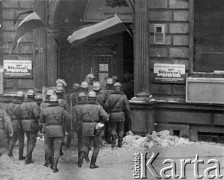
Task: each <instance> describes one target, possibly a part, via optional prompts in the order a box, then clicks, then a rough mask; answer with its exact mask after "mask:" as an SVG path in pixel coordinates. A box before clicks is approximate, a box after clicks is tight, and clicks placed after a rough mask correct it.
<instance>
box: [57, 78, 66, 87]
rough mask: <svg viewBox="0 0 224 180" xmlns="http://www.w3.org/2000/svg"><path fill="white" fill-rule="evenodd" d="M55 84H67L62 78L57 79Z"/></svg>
mask: <svg viewBox="0 0 224 180" xmlns="http://www.w3.org/2000/svg"><path fill="white" fill-rule="evenodd" d="M55 83H56V84H62V86H67V84H66V82H65V81H64V80H63V79H57V80H56V82H55Z"/></svg>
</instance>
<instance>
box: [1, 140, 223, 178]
mask: <svg viewBox="0 0 224 180" xmlns="http://www.w3.org/2000/svg"><path fill="white" fill-rule="evenodd" d="M73 143H74V144H72V146H71V148H69V149H68V148H66V147H64V156H62V157H60V159H59V165H58V168H59V172H58V173H53V172H52V170H51V169H50V168H47V167H44V166H43V164H44V145H43V141H42V140H38V141H37V145H36V148H35V150H34V153H33V160H34V163H33V164H30V165H25V164H24V161H18V147H15V148H14V157H13V158H9V157H8V156H7V154H4V155H2V157H0V180H5V179H6V180H45V179H47V180H115V179H116V180H131V179H134V178H133V172H134V170H136V167H138V168H139V166H136V164H135V163H134V162H133V154H135V153H137V152H139V153H142V154H143V155H142V157H145V156H144V155H145V153H148V155H147V157H146V159H145V162H147V161H149V160H150V157H151V156H152V153H154V154H157V153H159V154H158V156H157V157H156V158H155V159H154V161H153V162H152V164H151V165H152V166H149V167H150V170H151V171H152V172H153V173H155V171H156V172H157V173H158V174H159V175H160V174H161V175H162V176H161V179H165V176H166V175H167V176H169V175H171V177H168V178H167V179H174V175H179V177H178V178H175V179H181V178H180V176H181V172H182V176H183V172H185V173H186V177H185V178H182V179H187V180H193V179H198V177H196V176H197V174H198V175H202V176H203V177H202V178H201V179H208V178H207V177H208V175H207V174H206V172H207V171H206V169H207V170H208V168H211V167H213V169H211V171H210V175H215V174H217V175H219V174H222V175H223V176H224V158H223V157H224V146H223V145H222V144H216V143H204V142H198V143H194V144H184V145H178V146H167V147H164V148H162V147H159V146H153V147H152V148H149V149H146V148H143V147H136V146H135V147H133V146H132V144H124V145H123V147H122V148H115V149H114V150H112V149H111V148H110V145H108V144H105V145H104V146H103V147H102V149H101V151H100V154H99V157H98V159H97V163H96V164H97V165H99V166H100V167H99V168H98V169H90V168H89V164H87V163H85V162H84V163H83V166H82V168H79V167H78V166H77V145H76V142H73ZM91 153H92V152H91V151H90V155H91ZM196 155H198V160H197V159H196V157H197V156H196ZM165 160H166V161H167V162H168V163H167V164H164V161H165ZM184 160H185V163H186V162H189V161H191V164H189V163H188V164H187V165H186V170H183V168H182V167H181V162H182V165H183V162H184ZM200 160H203V161H204V164H201V163H198V164H197V161H199V162H200ZM209 160H210V161H211V164H208V161H209ZM143 164H144V163H143ZM218 166H220V167H218ZM142 167H144V168H145V171H144V172H145V174H144V175H145V178H146V179H150V180H154V179H155V180H156V179H158V178H156V177H154V176H153V175H152V173H151V172H150V170H149V169H148V168H147V166H145V165H144V166H143V165H142ZM153 167H154V169H155V170H153ZM197 167H198V168H197ZM214 167H217V168H214ZM175 169H176V172H175ZM197 169H198V170H197ZM166 170H167V171H166ZM219 170H220V173H219ZM142 172H143V170H142ZM163 172H165V173H163ZM195 172H196V174H195ZM172 173H173V174H172ZM205 175H206V176H207V177H206V176H205ZM213 179H224V178H223V177H222V178H217V177H215V178H213Z"/></svg>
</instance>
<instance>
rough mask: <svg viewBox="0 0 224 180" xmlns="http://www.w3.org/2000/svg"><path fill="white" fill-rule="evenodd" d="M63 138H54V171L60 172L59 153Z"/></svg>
mask: <svg viewBox="0 0 224 180" xmlns="http://www.w3.org/2000/svg"><path fill="white" fill-rule="evenodd" d="M62 139H63V138H54V140H53V142H54V143H53V144H54V145H53V152H54V165H53V171H54V172H58V168H57V165H58V157H59V154H60V147H61V144H62Z"/></svg>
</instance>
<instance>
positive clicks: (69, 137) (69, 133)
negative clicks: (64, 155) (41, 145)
mask: <svg viewBox="0 0 224 180" xmlns="http://www.w3.org/2000/svg"><path fill="white" fill-rule="evenodd" d="M71 141H72V132H71V131H69V132H68V135H67V142H66V146H67V148H69V147H70V146H71Z"/></svg>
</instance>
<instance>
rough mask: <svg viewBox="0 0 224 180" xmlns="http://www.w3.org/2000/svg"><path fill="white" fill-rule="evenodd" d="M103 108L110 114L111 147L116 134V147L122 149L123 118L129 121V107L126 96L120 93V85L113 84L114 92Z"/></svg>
mask: <svg viewBox="0 0 224 180" xmlns="http://www.w3.org/2000/svg"><path fill="white" fill-rule="evenodd" d="M104 107H105V109H106V111H107V112H109V113H110V121H109V123H110V128H111V130H110V134H111V137H112V143H111V147H112V148H114V147H115V142H116V138H117V133H118V147H122V140H123V135H124V122H125V116H127V120H130V107H129V102H128V100H127V97H126V95H125V94H124V93H123V92H121V84H120V83H119V82H116V83H114V91H113V92H111V93H110V95H109V96H108V98H107V100H106V102H105V105H104ZM117 129H118V132H117Z"/></svg>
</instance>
